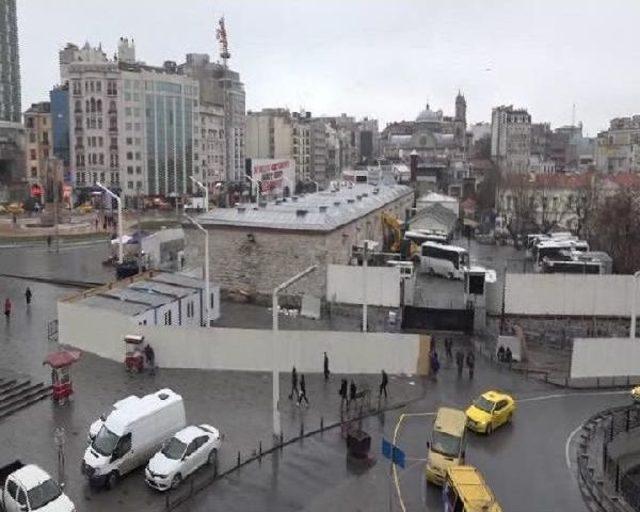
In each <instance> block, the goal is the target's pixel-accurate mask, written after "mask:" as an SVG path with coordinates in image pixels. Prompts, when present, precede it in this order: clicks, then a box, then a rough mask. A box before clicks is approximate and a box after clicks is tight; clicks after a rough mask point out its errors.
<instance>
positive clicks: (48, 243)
mask: <svg viewBox="0 0 640 512" xmlns="http://www.w3.org/2000/svg"><path fill="white" fill-rule="evenodd" d="M47 250H48V251H50V250H51V235H47Z"/></svg>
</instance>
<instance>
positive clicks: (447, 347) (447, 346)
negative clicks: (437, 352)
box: [444, 338, 453, 361]
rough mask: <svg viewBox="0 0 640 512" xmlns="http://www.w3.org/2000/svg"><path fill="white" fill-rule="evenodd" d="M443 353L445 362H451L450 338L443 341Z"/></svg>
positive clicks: (451, 346)
mask: <svg viewBox="0 0 640 512" xmlns="http://www.w3.org/2000/svg"><path fill="white" fill-rule="evenodd" d="M444 351H445V353H446V355H447V361H452V360H453V341H451V338H446V339H445V340H444Z"/></svg>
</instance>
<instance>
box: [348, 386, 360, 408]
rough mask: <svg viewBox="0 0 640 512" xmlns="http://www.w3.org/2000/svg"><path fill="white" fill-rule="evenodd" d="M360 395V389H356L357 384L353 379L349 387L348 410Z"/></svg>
mask: <svg viewBox="0 0 640 512" xmlns="http://www.w3.org/2000/svg"><path fill="white" fill-rule="evenodd" d="M357 394H358V388H357V387H356V383H355V382H353V379H351V384H350V385H349V401H348V402H347V410H349V406H350V405H351V403H352V402H353V401H354V400H355V399H356V395H357Z"/></svg>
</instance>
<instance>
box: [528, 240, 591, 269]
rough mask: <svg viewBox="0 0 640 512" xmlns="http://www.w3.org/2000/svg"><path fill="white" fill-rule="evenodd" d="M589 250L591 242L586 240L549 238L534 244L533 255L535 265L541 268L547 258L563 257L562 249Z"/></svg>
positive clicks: (556, 258) (557, 258)
mask: <svg viewBox="0 0 640 512" xmlns="http://www.w3.org/2000/svg"><path fill="white" fill-rule="evenodd" d="M588 250H589V244H588V243H587V242H586V241H584V240H549V241H544V242H540V243H539V244H538V245H536V246H534V247H533V250H532V256H533V261H534V263H535V265H536V266H537V268H538V269H540V268H541V266H542V263H543V261H544V259H545V258H548V259H550V260H554V259H555V260H559V259H562V254H561V252H562V251H578V252H586V251H588Z"/></svg>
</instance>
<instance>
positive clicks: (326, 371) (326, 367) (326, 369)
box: [323, 352, 330, 382]
mask: <svg viewBox="0 0 640 512" xmlns="http://www.w3.org/2000/svg"><path fill="white" fill-rule="evenodd" d="M323 371H324V380H325V382H326V381H328V380H329V373H330V372H329V356H328V355H327V353H326V352H325V353H324V365H323Z"/></svg>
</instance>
